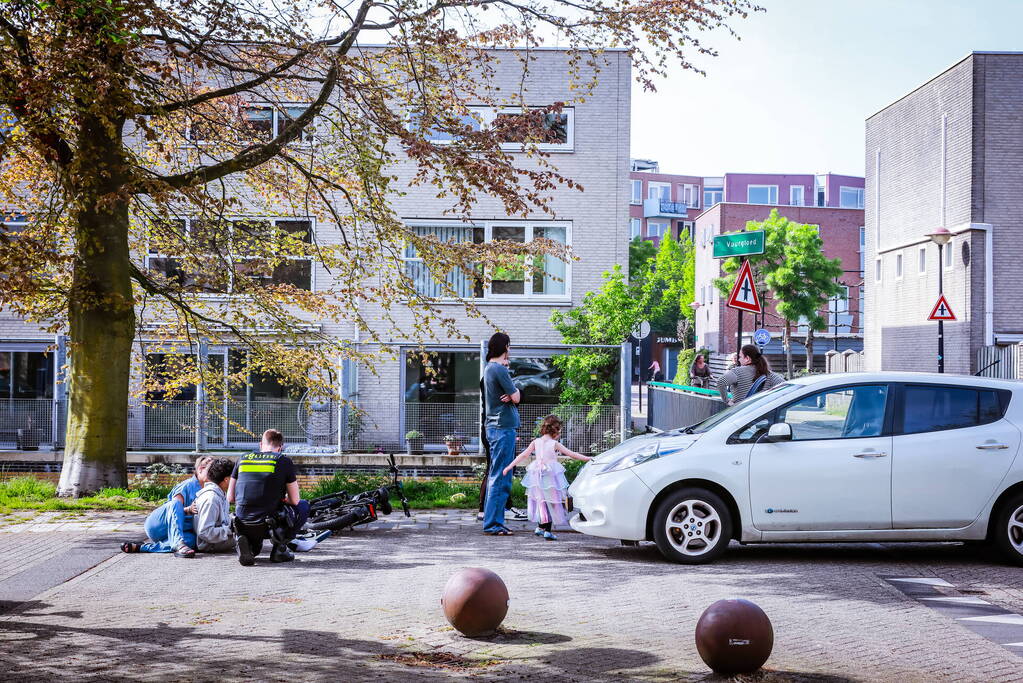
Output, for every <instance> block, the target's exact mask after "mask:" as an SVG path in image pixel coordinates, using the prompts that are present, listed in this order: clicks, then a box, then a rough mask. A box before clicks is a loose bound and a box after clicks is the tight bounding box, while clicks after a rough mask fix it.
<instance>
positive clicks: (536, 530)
mask: <svg viewBox="0 0 1023 683" xmlns="http://www.w3.org/2000/svg"><path fill="white" fill-rule="evenodd" d="M533 533H534V534H536V535H537V536H543V529H541V528H540V527H536V528H535V529H533Z"/></svg>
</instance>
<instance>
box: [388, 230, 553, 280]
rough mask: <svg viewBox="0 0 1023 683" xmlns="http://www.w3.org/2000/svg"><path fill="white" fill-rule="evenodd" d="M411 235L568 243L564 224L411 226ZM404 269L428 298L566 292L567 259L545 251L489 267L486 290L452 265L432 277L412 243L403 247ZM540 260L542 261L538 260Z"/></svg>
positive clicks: (473, 275)
mask: <svg viewBox="0 0 1023 683" xmlns="http://www.w3.org/2000/svg"><path fill="white" fill-rule="evenodd" d="M412 229H413V230H414V231H415V232H416V234H417V235H419V236H421V237H426V238H434V239H437V240H438V241H442V242H456V243H457V242H465V243H468V242H471V243H473V244H484V243H486V242H492V241H497V240H503V241H507V242H518V243H520V244H525V243H528V242H531V241H533V240H534V239H548V240H552V241H554V242H558V243H560V244H569V235H568V227H566V226H563V225H534V224H529V225H505V224H488V225H485V226H464V225H454V226H413V228H412ZM403 260H404V262H405V274H406V276H408V278H409V279H410V280H411V281H412V283H413V286H414V287H415V289H416V292H417V293H418V294H420V295H421V296H424V297H429V298H432V299H444V298H456V297H457V298H467V299H469V298H477V299H480V298H491V297H496V298H500V297H506V296H520V297H521V296H558V297H563V296H566V295H567V293H568V277H569V267H568V263H566V262H565V261H563V260H562V259H559V258H557V257H555V256H550V255H545V256H543V257H542V258H541V259H538V261H537V262H536V263H533V261H532V260H531V259H530V258H529V257H525V256H520V257H519V258H518V260H517V262H516V263H514V264H502V265H500V266H495V267H494V268H493V271H492V273H491V284H490V288H489V289H485V288H484V286H483V279H482V278H481V277H479V274H478V273H476V272H466V271H465V270H464V269H461V268H455V269H453V270H452V271H450V272H449V273H447V274H446V275H445V277H444V278H443V279H441V280H440V281H438V279H437V278H436V277H435V276H434V274H433V273H432V272H431V271H430V267H429V265H428V264H427V263H426V262H425V260H424V259H423V257H422V255H421V254H420V253H418V251H417V249H416V246H415V245H414V244H411V243H409V244H407V245H406V247H405V255H404V258H403ZM541 261H542V262H541Z"/></svg>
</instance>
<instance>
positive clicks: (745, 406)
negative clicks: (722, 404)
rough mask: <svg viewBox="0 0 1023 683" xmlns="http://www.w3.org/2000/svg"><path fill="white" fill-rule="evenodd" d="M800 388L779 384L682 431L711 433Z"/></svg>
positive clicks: (794, 385) (796, 385)
mask: <svg viewBox="0 0 1023 683" xmlns="http://www.w3.org/2000/svg"><path fill="white" fill-rule="evenodd" d="M799 386H801V385H799V384H787V383H786V384H779V385H778V386H776V387H774V388H773V389H768V390H767V391H764V392H760V393H758V394H756V395H755V396H753V397H752V398H747V399H746V400H745V401H743V402H742V403H738V404H736V405H734V406H729V407H728V408H725V409H724V410H722V411H721V412H720V413H715V414H713V415H711V416H710V417H708V418H707V419H706V420H704V421H703V422H698V423H696V424H694V425H693V426H691V427H686V428H685V429H683V430H680V431H683V432H685V433H686V434H703V433H704V432H706V431H709V430H711V429H713V428H714V427H717V426H718V425H719V424H721V423H722V422H725V421H726V420H730V419H731V418H733V417H735V416H736V415H738V414H740V413H745V412H746V411H755V410H757V408H758V407H759V406H760V405H761V404H763V403H764V402H765V401H769V400H771V399H773V398H776V397H777V396H779V395H780V394H787V393H790V392H792V391H794V390H795V389H797V388H798V387H799Z"/></svg>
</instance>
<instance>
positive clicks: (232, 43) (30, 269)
mask: <svg viewBox="0 0 1023 683" xmlns="http://www.w3.org/2000/svg"><path fill="white" fill-rule="evenodd" d="M753 9H756V8H755V7H754V6H753V5H751V3H750V1H749V0H684V1H683V0H668V1H667V2H665V1H664V0H616V1H615V2H611V3H607V2H604V0H582V1H581V2H580V1H576V0H571V1H569V0H525V1H519V0H452V1H450V2H448V1H446V2H433V0H397V1H396V2H388V3H383V2H378V1H374V0H353V1H351V2H342V3H336V2H327V3H322V2H317V1H315V0H280V1H279V2H275V3H231V2H224V1H223V0H138V1H136V2H130V3H118V2H113V1H112V0H3V1H2V2H0V108H2V111H0V116H3V118H4V123H3V125H2V126H0V193H2V195H0V202H2V205H3V209H4V210H5V211H8V212H12V213H18V214H22V215H24V216H26V217H27V218H28V222H29V226H28V227H27V228H26V229H25V230H23V231H22V232H21V233H20V234H19V235H17V236H12V235H3V236H2V239H0V263H2V264H3V269H4V270H3V277H2V278H0V304H3V305H6V306H8V307H10V308H11V309H13V310H14V311H15V312H17V313H19V314H21V315H23V316H25V317H26V318H28V319H30V320H35V321H40V322H41V323H42V324H43V325H45V326H47V327H49V328H50V329H54V330H65V331H66V332H67V333H68V335H69V337H70V340H71V363H70V372H69V383H70V398H69V413H68V425H67V427H68V429H67V442H66V451H65V466H64V469H63V473H62V477H61V485H60V490H61V492H62V494H64V495H77V494H79V493H80V492H84V491H89V490H95V489H97V488H99V487H102V486H107V485H122V484H123V483H124V480H125V468H124V451H125V445H126V419H127V418H126V404H127V401H128V398H129V375H130V373H131V350H132V345H133V342H134V340H135V337H136V333H137V332H138V331H139V330H140V329H141V328H142V327H143V326H144V327H145V329H146V334H147V335H149V336H158V337H161V338H163V339H165V340H167V342H168V343H182V340H184V343H185V344H186V346H187V347H188V348H191V347H192V345H193V343H194V341H195V340H196V339H198V338H203V339H207V340H210V341H220V342H222V343H231V344H233V345H239V346H242V347H244V348H246V349H247V350H248V355H249V358H250V362H251V363H254V364H256V365H257V366H258V367H260V368H261V369H262V370H265V371H267V372H271V373H273V374H276V375H278V376H281V377H284V378H285V379H287V380H289V381H293V382H297V383H300V384H305V383H317V382H320V383H322V385H323V388H324V389H326V388H327V387H328V385H329V384H330V383H331V381H330V378H329V377H328V376H327V375H326V374H325V373H324V372H322V370H321V369H322V368H325V367H329V366H330V365H332V364H334V363H335V362H336V361H337V357H338V356H340V355H347V356H348V357H353V356H355V354H354V352H353V351H352V350H351V348H349V347H347V346H344V345H342V344H341V343H340V342H339V341H338V340H336V339H333V338H331V337H330V335H322V336H317V335H316V334H312V333H309V332H308V331H307V330H308V327H309V326H308V324H307V323H308V321H309V320H310V319H315V320H347V321H351V322H354V324H356V325H358V327H359V328H361V329H362V330H363V331H364V332H365V333H366V335H367V336H368V338H371V339H376V338H378V336H377V335H378V334H379V332H378V330H376V329H375V328H370V326H369V325H367V322H366V321H365V320H362V319H361V318H360V314H359V310H360V304H362V303H363V302H366V301H374V302H379V303H380V304H381V305H383V306H384V307H385V308H386V307H387V306H390V305H391V304H392V302H411V304H412V305H414V306H417V307H418V308H419V310H421V311H422V315H421V316H420V317H419V319H418V320H417V323H416V325H415V329H414V330H404V331H403V333H404V334H405V335H415V336H417V337H418V338H425V337H427V336H428V335H429V334H430V330H431V325H432V324H434V323H437V324H440V325H441V326H442V327H447V328H448V329H447V330H446V332H447V333H450V334H456V333H457V330H454V329H450V328H451V327H452V321H451V318H450V316H447V317H445V316H444V315H442V314H440V313H439V311H438V310H437V309H436V308H434V307H433V306H432V304H431V303H430V302H429V301H425V300H423V299H422V297H420V296H419V295H418V294H417V292H416V288H415V286H414V283H412V282H411V280H410V279H409V278H408V277H407V276H406V275H405V273H404V270H403V269H402V268H401V267H399V266H400V259H401V255H402V252H403V251H404V249H405V246H406V245H407V244H410V245H411V246H412V247H414V248H415V249H416V250H417V251H418V253H419V254H421V255H422V257H423V259H424V261H425V263H426V265H427V266H428V267H429V268H430V270H431V273H436V274H438V275H436V277H437V278H438V284H439V285H440V286H441V288H444V287H445V282H446V280H445V276H446V274H447V273H449V272H450V271H452V270H453V269H457V268H462V269H473V270H476V271H478V272H479V276H480V278H481V279H485V278H486V277H487V274H488V272H490V271H489V270H488V269H485V268H484V269H479V268H478V267H477V266H476V264H479V263H486V264H490V265H491V267H493V266H494V265H496V266H501V265H502V264H504V265H507V266H509V267H512V266H514V265H515V264H516V263H522V262H523V261H522V259H529V258H530V257H531V256H533V255H537V254H539V253H541V252H543V253H556V254H560V253H561V252H559V249H558V247H557V245H555V244H553V243H545V242H544V241H542V240H541V241H538V242H537V243H535V244H530V245H528V246H524V245H516V244H500V243H499V244H494V245H477V244H465V243H462V244H459V243H452V244H446V243H440V242H438V241H437V240H436V239H431V238H428V237H423V236H421V235H420V234H417V233H416V232H415V231H414V230H411V229H409V228H407V227H406V226H405V225H403V224H402V222H401V221H400V220H399V217H398V216H396V215H395V214H394V212H393V211H392V210H391V208H390V206H389V202H388V197H392V196H394V193H396V192H401V191H402V188H403V187H407V183H409V182H411V183H414V184H423V185H432V186H434V187H435V188H436V191H437V193H438V195H439V196H443V197H446V198H449V199H450V202H451V212H452V214H453V215H455V216H467V215H469V214H470V213H471V209H472V206H473V204H474V203H475V202H476V201H477V199H478V198H479V197H480V196H491V197H496V198H497V199H499V200H500V202H501V203H502V204H503V207H504V209H505V210H506V211H507V213H508V214H509V215H525V214H528V213H530V212H535V211H544V210H548V208H549V207H548V202H549V200H550V197H551V195H552V190H553V189H555V188H557V187H559V186H562V185H564V186H568V187H570V188H572V187H574V183H573V182H572V180H571V179H570V178H565V177H563V176H561V175H560V174H559V173H558V172H557V171H556V169H554V168H553V167H552V166H551V165H550V163H548V159H546V158H545V157H544V155H543V154H542V153H541V152H539V151H538V147H537V143H541V142H543V141H544V136H545V135H546V134H547V131H548V128H549V125H550V122H551V121H552V120H553V121H557V116H558V114H559V107H560V105H558V104H555V105H554V106H552V107H549V108H547V109H546V110H540V111H532V110H529V109H528V108H526V102H525V101H524V99H523V97H522V93H495V92H494V90H493V89H491V88H490V87H489V83H490V80H489V76H490V75H491V74H492V73H493V68H494V63H493V60H494V53H493V52H491V51H489V50H488V48H495V47H513V46H515V47H519V48H522V49H521V50H520V51H519V52H516V53H509V54H514V58H517V59H520V60H521V62H522V68H523V69H524V70H525V69H528V68H529V61H530V59H529V49H528V48H531V47H533V46H536V45H538V44H539V43H540V42H542V40H543V38H544V37H545V36H550V37H553V36H555V35H556V36H558V39H559V41H560V43H561V44H562V45H568V46H570V48H571V49H572V50H573V54H574V55H575V58H574V59H573V61H572V64H573V65H574V68H573V69H572V71H573V73H568V74H566V75H565V77H566V78H570V79H571V78H575V79H576V80H577V81H578V82H577V85H578V92H579V96H580V97H585V96H586V93H587V85H588V83H592V79H593V78H596V77H599V65H600V59H599V57H600V50H601V49H602V48H606V47H614V46H626V47H629V48H630V50H631V55H632V57H633V62H634V65H635V67H636V68H635V72H636V75H637V78H638V79H639V80H640V81H641V82H642V83H643V84H645V85H647V86H651V85H652V81H653V79H654V78H655V77H657V76H658V75H663V74H666V73H667V72H668V71H669V70H670V69H673V68H676V67H678V66H681V67H683V68H694V67H693V63H692V61H691V60H692V58H693V56H694V55H698V54H710V53H712V51H711V50H710V48H708V47H706V46H705V45H703V44H702V43H701V42H700V41H699V39H698V37H697V35H696V34H697V33H699V32H702V31H705V30H707V29H712V28H715V27H718V26H723V25H724V24H725V22H726V21H728V20H730V19H732V18H735V17H736V16H744V15H745V14H746V13H747V12H749V11H751V10H753ZM368 43H376V44H380V45H383V47H377V48H373V49H361V48H360V47H359V46H360V45H362V44H368ZM470 102H471V103H479V104H485V105H486V104H490V105H493V106H515V105H518V106H520V107H522V112H523V114H522V115H519V116H506V117H499V120H497V121H495V122H494V125H492V126H489V127H481V126H478V125H473V123H472V112H471V111H470V110H469V109H468V108H467V106H466V105H467V103H470ZM255 103H260V104H265V105H269V106H268V107H266V108H264V107H255V106H254V104H255ZM296 103H300V104H298V105H296ZM552 117H553V119H552ZM427 131H442V132H443V133H444V134H445V136H446V137H447V138H448V139H449V140H450V143H449V144H434V143H433V142H431V140H433V139H436V137H437V136H436V135H426V134H425V133H426V132H427ZM507 139H516V140H521V141H523V144H524V146H525V148H526V150H527V152H528V153H527V154H526V155H525V157H524V161H516V159H515V158H514V157H512V156H510V155H509V154H508V153H506V152H505V151H504V150H503V149H502V146H501V141H502V140H507ZM400 159H407V160H410V161H411V162H412V163H413V164H414V165H415V168H416V170H415V172H414V173H413V174H412V176H411V178H404V179H402V181H401V182H399V179H398V177H397V174H396V173H395V170H394V166H395V164H396V163H397V162H398V161H399V160H400ZM520 159H521V157H520ZM403 183H405V184H403ZM296 214H297V215H306V216H315V217H316V218H317V219H318V220H321V221H330V222H332V223H334V224H335V225H336V227H337V229H338V230H339V231H340V233H341V239H340V240H339V244H325V243H322V242H319V241H317V240H316V239H315V237H314V236H311V235H309V234H308V230H304V229H301V228H296V227H295V226H294V225H288V224H280V223H276V222H273V221H268V220H249V221H244V220H236V219H234V218H232V217H237V216H249V217H266V216H289V215H291V216H294V215H296ZM147 251H148V253H152V254H159V255H162V256H164V257H167V258H166V260H165V261H164V262H163V264H162V266H161V267H159V268H146V267H144V263H145V262H144V261H143V258H142V255H143V254H145V253H147ZM561 255H564V254H561ZM295 258H314V259H316V260H317V261H318V262H321V263H322V264H323V265H324V266H325V267H326V268H327V269H328V270H329V271H330V273H331V275H332V278H331V279H332V282H331V283H330V284H329V285H327V286H324V287H319V286H318V287H317V288H316V291H308V290H306V289H305V288H302V287H296V286H294V283H293V281H289V278H287V277H285V276H283V275H282V273H286V271H287V268H288V267H289V265H291V260H292V259H295ZM527 262H529V261H527ZM448 290H450V287H448V288H447V290H445V292H446V293H449V294H457V292H450V291H448ZM211 292H212V293H221V294H222V293H227V294H229V295H230V296H229V297H228V298H226V299H225V298H224V297H212V298H211V297H200V296H197V293H211ZM466 305H467V306H469V307H470V308H471V304H468V303H467V304H466ZM257 332H258V334H257ZM286 348H287V349H290V351H289V352H288V353H284V352H283V351H284V349H286ZM355 357H356V359H358V357H357V356H355ZM179 365H180V368H181V371H182V372H183V373H185V374H188V373H191V375H192V377H191V378H187V379H186V380H183V381H194V380H196V379H197V378H198V377H199V376H201V374H202V373H203V372H204V368H203V367H202V366H201V364H198V363H194V362H192V363H189V362H182V363H180V364H179Z"/></svg>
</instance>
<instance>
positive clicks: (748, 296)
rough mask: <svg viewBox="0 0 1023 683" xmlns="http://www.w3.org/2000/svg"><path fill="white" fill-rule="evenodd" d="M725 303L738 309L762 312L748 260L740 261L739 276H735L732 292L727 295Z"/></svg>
mask: <svg viewBox="0 0 1023 683" xmlns="http://www.w3.org/2000/svg"><path fill="white" fill-rule="evenodd" d="M726 305H727V306H728V307H729V308H735V309H737V310H740V311H748V312H750V313H763V308H761V306H760V297H759V296H757V288H756V285H754V284H753V269H752V268H750V267H749V261H743V262H742V267H741V268H739V276H738V277H737V278H735V286H734V287H732V293H731V294H729V295H728V302H727V303H726Z"/></svg>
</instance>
